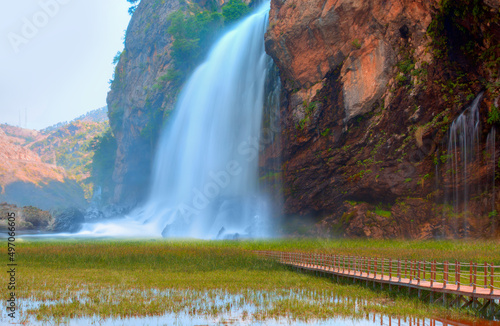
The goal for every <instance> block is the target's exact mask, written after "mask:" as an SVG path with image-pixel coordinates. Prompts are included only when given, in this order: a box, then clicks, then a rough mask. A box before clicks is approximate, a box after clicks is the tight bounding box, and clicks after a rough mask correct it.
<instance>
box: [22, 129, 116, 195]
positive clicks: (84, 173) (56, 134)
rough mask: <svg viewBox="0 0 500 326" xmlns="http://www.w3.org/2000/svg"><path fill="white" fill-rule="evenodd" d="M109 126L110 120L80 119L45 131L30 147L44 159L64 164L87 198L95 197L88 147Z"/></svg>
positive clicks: (47, 161)
mask: <svg viewBox="0 0 500 326" xmlns="http://www.w3.org/2000/svg"><path fill="white" fill-rule="evenodd" d="M106 128H108V122H107V121H105V122H92V121H89V122H86V121H81V120H77V121H74V122H72V123H70V124H66V125H63V126H60V127H58V128H56V129H55V130H53V131H51V132H45V135H43V136H42V137H41V138H40V139H39V140H37V141H36V142H33V143H32V144H31V145H30V146H29V148H30V149H31V150H33V151H34V152H36V153H37V154H38V155H39V156H40V157H41V158H42V160H43V161H44V162H46V163H50V164H56V165H57V166H61V167H63V168H64V169H65V170H66V171H67V172H68V173H69V174H70V176H71V177H72V178H74V179H75V180H76V181H77V182H78V184H79V185H80V186H81V187H82V189H83V190H84V192H85V197H86V198H87V199H89V198H90V197H91V196H92V192H93V185H92V183H91V182H89V180H88V177H89V176H90V169H89V165H90V164H91V162H92V157H93V155H94V153H93V151H92V149H91V148H90V147H89V145H90V143H91V141H92V139H94V137H96V136H98V135H101V134H102V133H104V131H105V130H106Z"/></svg>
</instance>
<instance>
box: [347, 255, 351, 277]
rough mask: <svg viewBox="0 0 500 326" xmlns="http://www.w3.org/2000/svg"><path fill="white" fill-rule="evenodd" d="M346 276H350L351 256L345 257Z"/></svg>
mask: <svg viewBox="0 0 500 326" xmlns="http://www.w3.org/2000/svg"><path fill="white" fill-rule="evenodd" d="M347 274H348V275H349V274H351V256H347Z"/></svg>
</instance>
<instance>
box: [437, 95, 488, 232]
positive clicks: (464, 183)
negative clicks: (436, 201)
mask: <svg viewBox="0 0 500 326" xmlns="http://www.w3.org/2000/svg"><path fill="white" fill-rule="evenodd" d="M482 97H483V94H482V93H481V94H480V95H479V96H477V97H476V99H475V100H474V101H473V103H472V104H471V105H470V106H469V107H468V108H467V109H466V110H465V111H464V112H463V113H462V114H461V115H460V116H459V117H458V118H456V119H455V121H453V123H452V125H451V126H450V129H449V132H448V150H447V163H446V172H445V175H444V176H443V177H444V178H446V179H447V180H448V187H447V189H448V190H445V204H448V205H452V207H453V213H452V216H451V217H452V219H453V223H452V224H453V225H452V226H453V230H454V232H455V235H458V233H459V225H458V223H459V221H458V220H459V219H462V222H463V223H462V226H463V235H467V232H468V225H467V214H468V203H469V200H470V193H471V190H472V189H471V182H470V179H472V177H473V175H474V171H475V170H474V169H475V168H476V167H475V165H474V163H475V162H476V160H478V159H480V155H479V151H480V143H479V141H480V139H479V132H480V128H481V126H480V120H479V104H480V103H481V99H482Z"/></svg>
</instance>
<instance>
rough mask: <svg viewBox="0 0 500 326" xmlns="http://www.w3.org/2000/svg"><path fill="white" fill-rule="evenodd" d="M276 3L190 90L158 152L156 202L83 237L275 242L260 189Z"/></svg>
mask: <svg viewBox="0 0 500 326" xmlns="http://www.w3.org/2000/svg"><path fill="white" fill-rule="evenodd" d="M269 9H270V5H269V2H266V3H264V4H263V5H261V6H260V7H259V8H258V9H257V10H256V12H255V13H254V14H253V15H251V16H249V17H248V18H246V19H245V20H244V21H242V22H241V23H240V24H239V25H237V26H236V27H235V28H234V29H233V30H231V31H229V32H228V33H227V34H226V35H224V36H223V37H222V38H221V39H220V40H219V41H218V42H217V44H215V46H214V47H213V48H212V50H211V52H210V54H209V56H208V58H207V60H206V62H205V63H203V64H202V65H200V66H199V67H198V68H197V69H196V71H195V72H194V73H193V75H192V76H191V78H190V79H189V81H188V82H187V84H186V85H185V87H184V89H183V91H182V93H181V94H180V96H179V100H178V103H177V106H176V109H175V113H174V115H173V117H172V118H171V120H170V121H169V123H168V124H167V125H166V127H165V129H164V131H163V133H162V136H161V139H160V141H159V146H158V149H157V155H156V160H155V164H154V173H153V182H152V188H151V191H150V194H149V199H148V201H147V202H146V203H145V205H143V206H142V207H141V208H139V209H137V210H135V211H134V212H132V213H131V214H130V216H128V217H126V218H124V219H119V220H115V221H112V222H107V223H100V224H89V225H85V228H84V231H82V234H90V235H103V236H145V237H151V236H164V237H195V238H205V239H215V238H237V237H240V236H243V237H267V236H270V232H271V231H270V228H269V200H267V198H266V196H265V195H263V194H262V192H261V191H260V190H259V177H258V163H259V162H258V161H259V149H260V147H261V144H260V142H261V139H260V137H261V123H262V120H263V106H264V98H265V95H264V86H265V81H266V76H267V74H268V70H269V67H270V66H271V65H270V62H271V58H270V57H269V56H267V54H266V53H265V50H264V33H265V32H266V29H267V24H268V12H269Z"/></svg>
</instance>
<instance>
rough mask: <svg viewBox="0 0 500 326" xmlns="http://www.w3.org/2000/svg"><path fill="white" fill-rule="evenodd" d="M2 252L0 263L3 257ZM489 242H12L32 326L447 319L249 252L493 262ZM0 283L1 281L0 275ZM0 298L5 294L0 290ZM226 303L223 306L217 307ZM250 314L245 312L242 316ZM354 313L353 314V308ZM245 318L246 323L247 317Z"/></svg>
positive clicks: (453, 314) (411, 302) (440, 312)
mask: <svg viewBox="0 0 500 326" xmlns="http://www.w3.org/2000/svg"><path fill="white" fill-rule="evenodd" d="M5 247H6V246H2V249H1V250H0V252H1V255H2V256H4V257H5V259H7V252H6V250H5ZM492 248H494V244H493V243H487V242H483V243H481V242H474V243H466V244H463V243H461V242H402V241H399V242H398V241H328V242H327V241H291V240H290V241H249V242H203V241H190V242H185V241H131V240H128V241H118V240H116V241H107V240H106V241H90V240H87V241H73V240H71V241H23V242H18V243H17V247H16V250H17V263H18V265H19V267H18V270H19V274H18V286H17V289H16V290H17V293H16V294H17V296H18V297H19V298H21V301H22V300H23V299H31V300H35V301H41V302H42V304H41V305H40V306H39V307H37V308H34V309H31V310H30V311H29V314H31V315H34V316H36V317H37V318H40V319H47V318H53V317H55V318H63V317H79V316H95V315H99V316H101V317H127V316H152V315H162V314H164V313H166V312H168V313H170V312H172V313H178V312H185V313H190V314H207V315H217V314H219V313H223V312H228V311H230V310H231V309H234V308H235V307H236V308H238V307H239V308H241V309H243V310H244V313H246V314H248V315H249V318H257V319H266V318H274V317H290V318H298V319H309V318H332V317H339V316H350V317H353V318H362V317H364V316H366V315H367V314H368V313H380V314H384V315H398V316H415V317H431V316H441V317H444V316H446V317H448V318H452V319H462V318H470V317H471V316H470V315H467V314H466V312H458V311H454V310H444V309H442V308H441V307H439V306H433V305H428V304H425V303H423V302H420V301H418V300H417V299H416V298H407V297H405V296H402V295H399V294H397V293H389V292H380V291H376V290H372V289H368V288H365V287H362V286H359V285H347V284H337V283H335V282H332V281H331V280H329V279H326V278H321V277H315V276H312V275H306V274H300V273H297V272H294V271H291V270H289V269H287V268H286V267H283V266H281V265H279V264H277V263H275V262H272V261H267V260H263V259H261V258H259V257H256V256H255V255H253V254H252V253H251V251H250V250H256V249H262V250H263V249H273V250H294V251H295V250H303V251H321V252H335V253H337V254H342V253H346V254H347V253H350V254H357V255H366V256H368V255H374V256H384V257H390V256H389V255H394V256H393V257H402V258H404V256H401V255H408V256H406V257H413V258H414V259H419V257H424V256H425V257H427V255H429V254H432V255H433V256H432V257H434V258H435V259H443V258H446V259H450V260H451V259H455V257H456V259H462V257H467V258H468V259H470V258H472V257H474V258H476V257H477V259H486V258H487V259H488V260H489V261H491V260H495V261H500V259H499V258H500V253H499V252H498V250H492ZM0 282H2V284H6V283H7V275H6V273H1V274H0ZM2 295H3V299H4V300H5V299H7V294H6V293H5V291H3V294H2ZM224 298H225V299H224ZM249 306H252V307H253V308H252V309H251V310H252V312H250V311H247V312H246V311H245V309H246V308H247V307H249ZM355 307H357V309H355ZM250 315H251V317H250Z"/></svg>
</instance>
